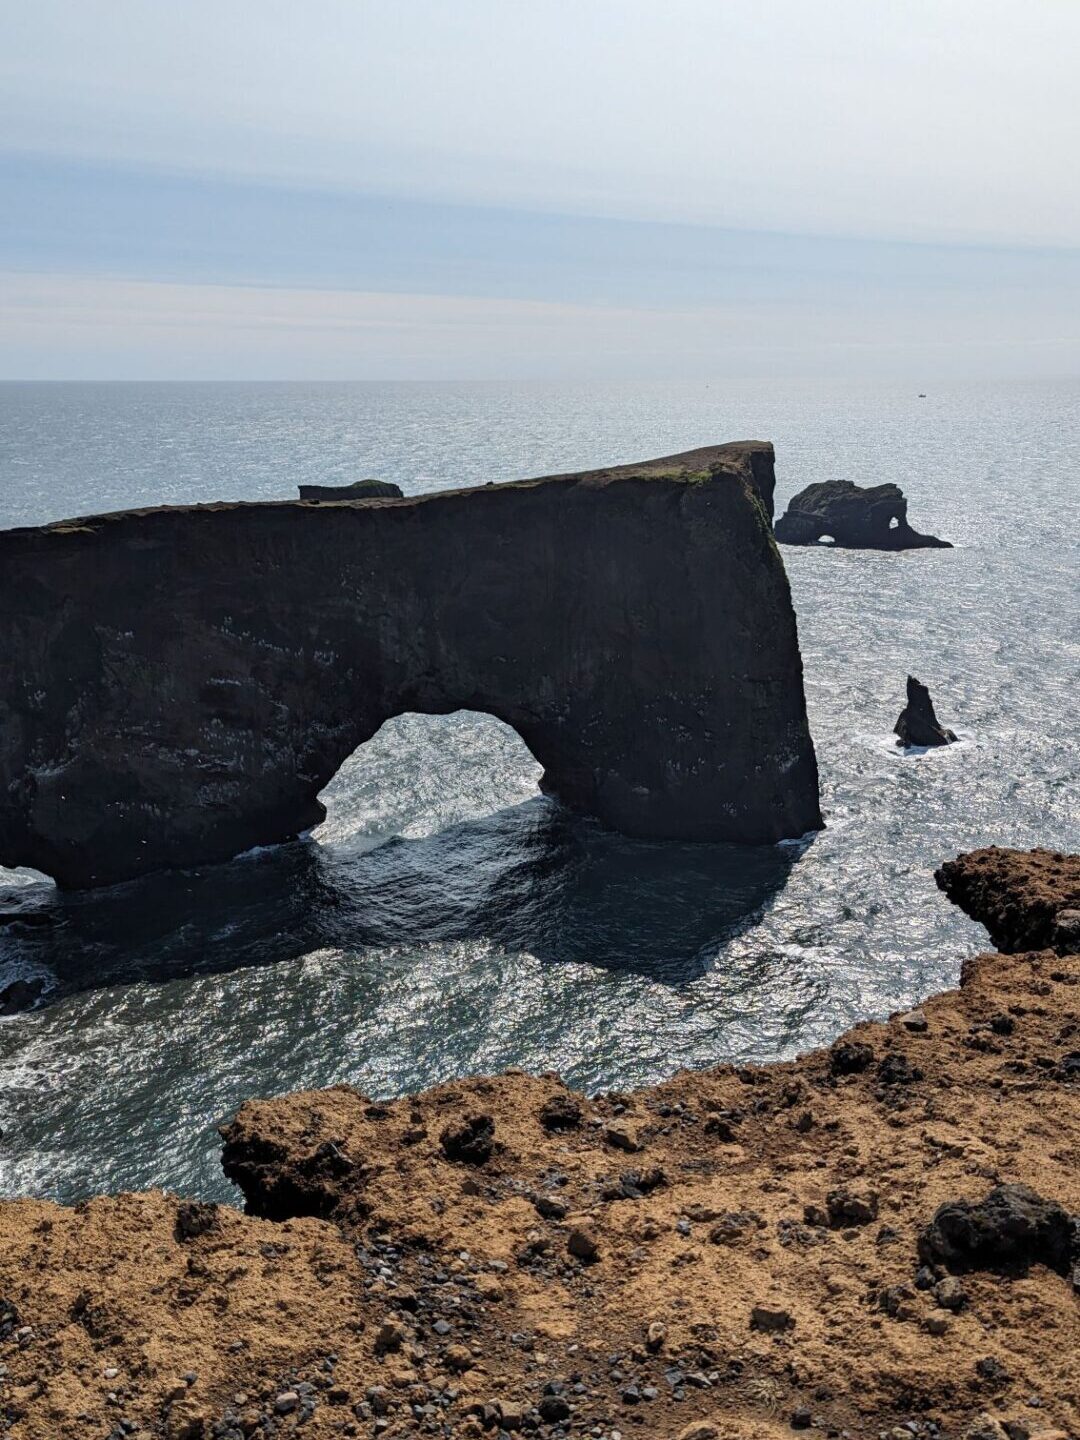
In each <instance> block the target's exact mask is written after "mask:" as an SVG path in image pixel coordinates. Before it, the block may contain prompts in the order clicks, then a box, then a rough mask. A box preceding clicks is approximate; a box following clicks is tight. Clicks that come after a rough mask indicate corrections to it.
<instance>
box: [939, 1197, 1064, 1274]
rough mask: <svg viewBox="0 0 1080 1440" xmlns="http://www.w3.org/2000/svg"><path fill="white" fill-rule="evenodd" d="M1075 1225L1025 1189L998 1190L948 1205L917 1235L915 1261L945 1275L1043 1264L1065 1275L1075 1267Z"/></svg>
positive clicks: (1061, 1210) (1054, 1205)
mask: <svg viewBox="0 0 1080 1440" xmlns="http://www.w3.org/2000/svg"><path fill="white" fill-rule="evenodd" d="M1072 1252H1073V1226H1072V1221H1071V1219H1070V1216H1069V1214H1068V1212H1067V1211H1066V1210H1065V1209H1064V1208H1063V1207H1062V1206H1061V1205H1059V1204H1058V1203H1057V1201H1056V1200H1044V1199H1043V1197H1042V1196H1041V1195H1038V1194H1036V1192H1035V1191H1034V1190H1031V1189H1029V1188H1028V1186H1026V1185H998V1186H996V1187H995V1188H994V1189H993V1190H991V1191H990V1192H989V1194H987V1195H986V1196H985V1197H984V1198H983V1199H982V1200H977V1201H976V1200H949V1201H947V1202H946V1203H945V1204H944V1205H941V1206H939V1207H938V1209H937V1211H936V1212H935V1214H934V1218H933V1220H931V1222H930V1224H929V1225H927V1227H926V1228H925V1230H923V1232H922V1234H921V1235H920V1236H919V1259H920V1260H921V1261H922V1262H923V1264H925V1265H944V1266H946V1268H948V1269H949V1270H958V1271H964V1270H1003V1271H1013V1272H1019V1273H1022V1272H1024V1271H1026V1270H1027V1269H1028V1267H1029V1266H1031V1265H1046V1266H1048V1267H1049V1269H1051V1270H1056V1271H1057V1272H1058V1274H1059V1275H1066V1274H1068V1273H1069V1270H1070V1268H1071V1266H1072V1264H1073V1261H1074V1258H1080V1257H1074V1256H1073V1253H1072Z"/></svg>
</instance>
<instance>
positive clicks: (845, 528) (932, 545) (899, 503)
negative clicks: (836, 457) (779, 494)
mask: <svg viewBox="0 0 1080 1440" xmlns="http://www.w3.org/2000/svg"><path fill="white" fill-rule="evenodd" d="M776 538H777V540H779V541H780V543H781V544H782V545H818V544H821V543H822V542H823V541H824V542H828V541H831V542H832V543H833V544H834V545H836V546H837V547H838V548H839V549H841V550H951V549H952V543H951V542H950V541H948V540H939V539H938V538H937V536H936V535H920V533H919V532H918V530H913V529H912V528H911V526H910V525H909V524H908V518H907V498H906V497H905V495H904V492H903V491H902V490H901V489H900V486H899V485H870V486H865V487H864V486H861V485H853V484H852V483H851V481H850V480H824V481H821V482H820V483H819V484H816V485H807V487H806V489H805V490H800V491H799V493H798V495H796V496H795V497H794V498H793V499H792V501H791V503H790V505H789V506H788V508H787V510H786V511H785V513H784V514H783V515H781V517H780V519H779V520H778V521H777V522H776Z"/></svg>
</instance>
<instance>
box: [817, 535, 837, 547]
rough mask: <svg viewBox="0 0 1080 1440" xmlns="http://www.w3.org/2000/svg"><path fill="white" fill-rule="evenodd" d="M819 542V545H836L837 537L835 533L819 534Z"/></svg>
mask: <svg viewBox="0 0 1080 1440" xmlns="http://www.w3.org/2000/svg"><path fill="white" fill-rule="evenodd" d="M817 543H818V544H819V545H835V544H836V537H835V535H819V536H818V541H817Z"/></svg>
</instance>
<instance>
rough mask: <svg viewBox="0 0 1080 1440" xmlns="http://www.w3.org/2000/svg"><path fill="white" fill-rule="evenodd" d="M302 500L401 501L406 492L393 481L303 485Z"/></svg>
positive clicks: (300, 487)
mask: <svg viewBox="0 0 1080 1440" xmlns="http://www.w3.org/2000/svg"><path fill="white" fill-rule="evenodd" d="M299 490H300V499H301V500H401V499H402V498H403V497H404V494H405V492H404V491H403V490H402V488H401V486H400V485H395V484H394V483H393V481H392V480H374V479H372V480H354V481H353V483H352V484H351V485H301V486H299Z"/></svg>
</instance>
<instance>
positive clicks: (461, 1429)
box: [0, 951, 1080, 1440]
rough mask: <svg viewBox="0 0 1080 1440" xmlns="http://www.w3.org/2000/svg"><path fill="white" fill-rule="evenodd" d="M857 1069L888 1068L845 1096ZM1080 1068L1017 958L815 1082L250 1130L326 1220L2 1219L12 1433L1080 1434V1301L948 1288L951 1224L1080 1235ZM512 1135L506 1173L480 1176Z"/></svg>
mask: <svg viewBox="0 0 1080 1440" xmlns="http://www.w3.org/2000/svg"><path fill="white" fill-rule="evenodd" d="M924 1022H925V1028H922V1027H923V1025H924ZM853 1043H861V1044H865V1045H869V1046H870V1047H871V1048H872V1050H873V1058H872V1061H870V1062H869V1063H868V1064H867V1065H866V1067H865V1068H863V1069H861V1070H859V1071H858V1072H856V1073H842V1072H843V1070H844V1060H845V1055H848V1052H842V1051H841V1050H840V1046H841V1045H845V1044H846V1045H851V1044H853ZM1078 1051H1080V956H1077V955H1068V956H1061V955H1058V954H1055V953H1054V952H1053V951H1043V952H1036V953H1024V954H1018V955H1010V956H1005V955H999V954H986V955H982V956H980V957H978V958H977V959H974V960H971V961H968V962H967V963H966V964H965V966H964V972H963V979H962V984H961V987H960V989H958V990H956V991H950V992H947V993H945V994H943V995H939V996H936V997H934V998H933V999H931V1000H929V1001H927V1002H926V1004H925V1005H924V1006H923V1007H922V1008H921V1012H919V1013H916V1014H915V1015H914V1016H913V1017H906V1018H904V1017H896V1018H894V1019H893V1020H892V1021H890V1022H889V1023H888V1024H884V1025H876V1024H867V1025H862V1026H859V1027H858V1028H857V1029H856V1030H855V1031H853V1032H851V1033H850V1034H849V1035H847V1036H845V1037H843V1040H842V1041H841V1042H837V1045H836V1046H834V1047H832V1049H831V1050H829V1051H819V1052H816V1053H814V1054H811V1055H808V1056H806V1057H804V1058H802V1059H800V1060H798V1061H796V1062H793V1063H790V1064H783V1065H775V1066H768V1067H758V1068H752V1069H746V1070H739V1071H736V1070H734V1069H731V1068H729V1067H721V1068H719V1069H716V1070H712V1071H707V1072H703V1073H697V1074H687V1073H681V1074H679V1075H677V1076H675V1077H674V1078H673V1079H672V1080H670V1081H668V1082H666V1083H665V1084H662V1085H659V1086H656V1087H653V1088H650V1089H646V1090H641V1091H637V1092H635V1093H632V1094H628V1095H625V1096H615V1095H609V1096H606V1097H598V1098H593V1099H586V1098H585V1097H582V1096H572V1095H570V1092H568V1091H566V1090H565V1089H564V1087H563V1086H562V1084H561V1082H560V1081H559V1080H558V1078H557V1077H555V1076H550V1075H549V1076H527V1075H524V1074H521V1073H509V1074H506V1075H501V1076H497V1077H493V1078H490V1079H485V1078H474V1079H470V1080H466V1081H462V1082H460V1083H456V1084H452V1085H446V1086H441V1087H439V1088H437V1089H435V1090H432V1091H428V1092H425V1093H424V1094H422V1095H419V1096H415V1097H406V1098H404V1099H401V1100H397V1101H393V1102H387V1103H385V1104H373V1103H372V1102H370V1101H368V1100H366V1099H365V1098H364V1097H363V1096H361V1095H359V1094H357V1093H356V1092H355V1091H352V1090H350V1089H347V1088H337V1089H332V1090H327V1091H319V1092H310V1093H304V1094H295V1095H289V1096H285V1097H283V1098H281V1099H277V1100H268V1101H253V1102H250V1103H249V1104H247V1105H245V1106H244V1107H243V1108H242V1110H241V1111H240V1113H239V1115H238V1116H237V1118H236V1120H235V1121H234V1122H233V1124H232V1125H231V1126H229V1127H227V1128H226V1142H227V1143H226V1164H227V1168H228V1169H229V1170H230V1172H231V1173H233V1174H234V1175H235V1176H236V1177H237V1178H238V1179H239V1180H240V1181H241V1183H242V1184H243V1186H244V1188H245V1191H246V1193H247V1195H248V1199H249V1203H250V1205H251V1206H252V1208H253V1209H254V1210H255V1211H256V1212H258V1211H260V1210H261V1211H263V1212H264V1213H266V1214H270V1215H275V1216H278V1217H281V1216H284V1215H286V1214H292V1215H293V1216H294V1217H297V1218H291V1219H281V1218H278V1219H266V1218H259V1217H258V1215H257V1214H253V1215H248V1216H245V1215H241V1214H239V1213H238V1212H236V1211H232V1210H230V1209H228V1208H226V1207H200V1206H193V1205H190V1204H187V1205H185V1204H184V1203H183V1202H181V1201H178V1200H177V1199H175V1198H173V1197H170V1196H165V1195H162V1194H160V1193H152V1194H146V1195H123V1196H118V1197H115V1198H108V1199H106V1198H102V1199H96V1200H93V1201H91V1202H89V1203H87V1204H83V1205H79V1206H76V1207H74V1208H73V1209H66V1208H63V1207H60V1206H56V1205H53V1204H49V1203H45V1202H41V1201H34V1200H24V1201H15V1202H9V1203H7V1204H4V1205H0V1296H2V1297H3V1298H4V1299H5V1300H6V1301H7V1302H9V1304H10V1305H11V1306H12V1307H13V1309H14V1311H15V1312H16V1313H15V1314H14V1315H11V1316H10V1317H9V1319H8V1321H7V1322H5V1321H4V1319H3V1313H4V1312H3V1311H2V1310H0V1332H2V1331H3V1330H5V1329H7V1330H8V1331H9V1333H8V1335H7V1338H6V1339H4V1340H3V1341H2V1345H0V1350H2V1353H0V1363H2V1364H3V1365H4V1366H5V1367H6V1374H5V1375H4V1377H3V1380H2V1387H3V1388H2V1391H0V1416H2V1417H3V1419H4V1421H5V1422H6V1424H7V1426H8V1430H7V1432H6V1433H8V1434H9V1435H10V1436H11V1440H55V1437H67V1436H87V1437H102V1440H104V1437H106V1436H109V1435H114V1436H116V1437H117V1440H118V1437H119V1436H120V1435H121V1434H128V1435H136V1436H140V1435H141V1436H143V1437H149V1436H155V1437H159V1436H165V1437H170V1440H195V1437H200V1440H201V1437H218V1440H221V1437H228V1440H234V1437H237V1436H251V1435H254V1436H256V1437H264V1436H271V1435H274V1436H286V1435H288V1436H291V1435H293V1434H294V1433H295V1434H297V1435H300V1436H311V1437H313V1440H315V1437H319V1440H321V1437H326V1436H341V1435H352V1436H369V1435H372V1436H378V1435H381V1436H384V1437H387V1440H393V1437H397V1436H411V1435H433V1436H455V1437H456V1436H463V1437H464V1436H480V1435H482V1434H489V1435H491V1436H492V1437H498V1436H499V1434H500V1432H501V1433H502V1434H504V1435H506V1434H509V1435H516V1434H518V1433H530V1432H531V1433H532V1434H534V1435H536V1436H543V1437H548V1436H556V1435H564V1434H565V1435H571V1434H572V1435H585V1436H606V1437H611V1436H613V1435H614V1434H615V1433H616V1432H618V1433H620V1434H621V1435H622V1436H623V1437H624V1440H625V1437H630V1436H640V1437H642V1440H651V1437H657V1440H669V1437H671V1440H673V1437H677V1436H685V1437H695V1440H709V1437H714V1440H715V1437H722V1440H736V1437H738V1440H742V1437H746V1440H754V1437H757V1440H772V1437H778V1436H782V1435H789V1434H791V1433H792V1422H793V1421H794V1423H795V1425H796V1426H798V1427H799V1428H805V1429H808V1430H809V1431H810V1433H812V1434H822V1435H834V1436H842V1435H845V1434H846V1435H848V1436H851V1437H878V1436H881V1435H885V1436H887V1437H890V1440H891V1437H893V1436H894V1435H895V1436H896V1437H898V1440H899V1437H904V1440H910V1437H912V1436H927V1437H933V1436H935V1435H936V1436H941V1437H960V1436H967V1435H980V1436H983V1435H985V1436H986V1437H998V1440H1001V1437H1003V1436H1004V1435H1006V1434H1008V1435H1009V1436H1011V1437H1013V1440H1022V1437H1023V1436H1025V1435H1026V1436H1035V1435H1046V1434H1053V1433H1058V1434H1063V1435H1071V1436H1076V1435H1078V1434H1080V1301H1078V1297H1077V1295H1076V1293H1075V1292H1074V1289H1073V1283H1072V1280H1071V1278H1070V1276H1069V1275H1067V1274H1065V1275H1063V1274H1058V1273H1056V1272H1054V1271H1051V1270H1048V1269H1046V1268H1045V1267H1043V1266H1041V1265H1035V1266H1033V1267H1032V1268H1031V1269H1030V1271H1029V1273H1027V1274H1026V1275H1017V1274H1012V1275H1003V1274H997V1273H993V1272H990V1271H976V1272H974V1273H971V1274H965V1275H962V1276H959V1277H956V1278H955V1279H952V1278H950V1277H948V1276H946V1275H945V1272H944V1271H940V1272H937V1273H935V1274H934V1275H933V1276H931V1277H929V1279H930V1281H932V1282H933V1283H934V1287H935V1288H919V1287H918V1286H916V1284H915V1283H914V1280H915V1275H916V1270H917V1267H918V1264H919V1261H918V1257H917V1240H918V1236H919V1233H920V1231H921V1230H922V1228H923V1227H924V1226H925V1225H926V1224H927V1222H928V1221H929V1220H930V1219H931V1217H932V1216H933V1213H934V1211H935V1209H936V1208H937V1206H938V1205H940V1204H941V1203H943V1202H945V1201H947V1200H951V1199H954V1198H957V1197H964V1198H970V1199H977V1198H981V1197H982V1196H983V1195H984V1194H985V1193H986V1192H987V1191H988V1190H989V1189H990V1188H991V1187H992V1186H994V1185H995V1184H998V1183H1002V1182H1020V1183H1024V1184H1027V1185H1029V1186H1031V1187H1032V1188H1033V1189H1035V1190H1037V1191H1038V1192H1039V1193H1040V1194H1041V1195H1043V1196H1045V1197H1047V1198H1050V1199H1054V1200H1057V1201H1060V1202H1061V1204H1062V1205H1063V1206H1064V1207H1065V1208H1066V1210H1068V1211H1069V1212H1070V1213H1071V1214H1076V1213H1077V1212H1080V1077H1078V1071H1077V1067H1076V1066H1075V1064H1074V1063H1072V1062H1070V1061H1069V1059H1068V1057H1069V1056H1070V1055H1075V1054H1076V1052H1078ZM848 1059H850V1055H848ZM861 1059H862V1060H864V1061H865V1060H866V1055H865V1052H864V1053H863V1054H862V1057H861ZM905 1062H906V1063H905ZM837 1072H841V1073H837ZM552 1101H555V1102H556V1105H557V1106H560V1105H561V1107H562V1109H563V1111H564V1112H565V1113H564V1114H563V1116H562V1122H563V1123H564V1124H568V1125H569V1128H563V1129H551V1128H548V1124H545V1123H544V1122H543V1119H542V1117H543V1116H545V1115H546V1116H547V1117H548V1122H549V1124H550V1122H551V1118H552V1112H551V1110H550V1106H551V1102H552ZM567 1102H569V1103H567ZM575 1106H576V1107H577V1108H578V1110H579V1112H580V1114H579V1118H578V1120H577V1123H573V1122H574V1118H575V1117H574V1113H573V1111H574V1107H575ZM478 1116H486V1117H490V1119H491V1120H492V1121H493V1124H494V1133H493V1136H491V1140H492V1143H493V1149H492V1153H491V1154H490V1157H489V1158H487V1159H486V1160H483V1163H479V1164H477V1163H471V1162H470V1160H468V1159H465V1160H452V1159H449V1158H447V1155H446V1153H445V1149H444V1145H443V1136H444V1133H445V1132H453V1131H454V1130H455V1128H456V1127H458V1126H459V1125H460V1123H461V1122H462V1121H463V1120H466V1119H468V1118H470V1117H478ZM554 1118H555V1119H556V1120H558V1119H559V1117H558V1116H557V1115H556V1116H555V1117H554ZM479 1130H480V1138H481V1142H482V1140H483V1135H484V1130H483V1127H482V1126H481V1127H479ZM451 1148H452V1142H451ZM482 1148H483V1147H482V1143H481V1149H482ZM477 1158H480V1157H478V1156H476V1155H474V1156H473V1159H477ZM830 1197H831V1207H832V1215H831V1218H830V1213H829V1211H830ZM845 1214H846V1217H847V1218H844V1217H845ZM939 1280H945V1281H946V1283H945V1284H944V1285H938V1284H937V1283H936V1282H937V1281H939ZM921 1283H922V1284H924V1285H925V1284H927V1283H928V1277H927V1275H926V1274H925V1272H924V1274H923V1276H922V1277H921ZM999 1422H1000V1423H999ZM1002 1423H1003V1424H1005V1425H1006V1426H1007V1427H1008V1428H1007V1429H1005V1430H1003V1429H1002V1428H1000V1425H1001V1424H1002ZM122 1425H126V1426H127V1427H128V1428H127V1429H126V1430H124V1429H121V1428H119V1427H121V1426H122ZM0 1433H4V1431H3V1427H2V1425H0Z"/></svg>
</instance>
